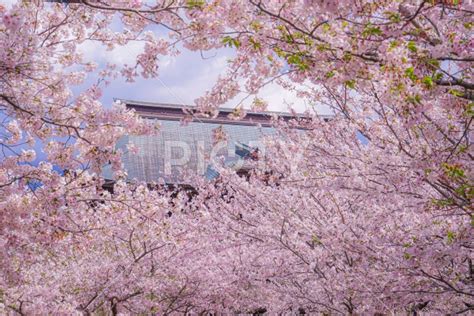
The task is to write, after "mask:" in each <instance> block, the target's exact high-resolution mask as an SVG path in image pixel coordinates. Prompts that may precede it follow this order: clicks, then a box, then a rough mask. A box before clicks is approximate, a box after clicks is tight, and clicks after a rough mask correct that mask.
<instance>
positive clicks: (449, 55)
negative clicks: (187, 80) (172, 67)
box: [0, 0, 474, 314]
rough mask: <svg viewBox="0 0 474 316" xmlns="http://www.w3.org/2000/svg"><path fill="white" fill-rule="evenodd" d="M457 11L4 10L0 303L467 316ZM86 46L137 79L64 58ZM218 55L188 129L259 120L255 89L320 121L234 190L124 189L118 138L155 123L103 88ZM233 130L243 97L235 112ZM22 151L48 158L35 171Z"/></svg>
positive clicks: (465, 29)
mask: <svg viewBox="0 0 474 316" xmlns="http://www.w3.org/2000/svg"><path fill="white" fill-rule="evenodd" d="M473 10H474V9H473V6H472V4H471V2H470V1H447V0H442V1H433V0H432V1H428V0H424V1H401V0H400V1H355V2H354V1H324V0H305V1H303V0H301V1H277V0H267V1H263V0H262V1H256V0H249V1H231V0H220V1H201V0H187V1H173V0H168V1H126V2H124V1H106V0H101V1H92V0H88V1H86V0H76V1H68V3H63V2H61V3H46V2H43V1H31V2H28V1H23V2H21V3H18V4H16V5H13V7H11V8H8V9H7V8H6V7H4V6H1V5H0V39H1V41H0V43H1V46H2V47H1V49H0V56H1V58H0V73H1V76H0V104H1V108H0V109H1V111H2V123H1V128H0V130H1V142H0V144H1V147H2V159H1V161H0V164H1V168H0V208H1V213H0V214H1V215H0V224H1V226H0V228H1V233H0V245H1V251H2V252H1V253H2V256H1V257H0V267H1V271H2V273H1V279H0V285H1V291H0V310H1V311H2V312H4V313H18V314H38V313H52V314H56V313H60V314H64V313H84V314H94V313H96V314H100V313H106V314H118V313H125V314H139V313H143V314H171V313H202V314H205V313H231V312H232V313H264V312H269V313H278V312H280V313H288V312H290V313H308V312H309V313H316V312H318V313H323V314H345V313H348V314H364V313H372V314H376V313H377V314H385V313H390V312H394V313H406V312H410V313H415V314H416V313H417V312H419V311H422V312H429V313H463V312H466V313H468V312H472V310H474V267H473V263H472V260H473V258H472V249H473V247H474V244H473V236H474V234H473V227H474V216H473V208H472V198H473V195H474V187H473V183H472V179H473V171H472V170H473V151H472V145H471V143H470V142H471V139H472V126H471V124H472V120H473V111H474V109H473V87H474V86H473V82H472V63H473V61H474V57H473V56H472V47H473V44H474V43H473V38H472V27H473V24H472V15H473V12H474V11H473ZM114 21H115V22H114ZM116 21H120V24H121V27H120V28H119V30H117V27H115V26H114V25H113V24H114V23H117V22H116ZM156 26H159V27H160V28H161V29H165V30H166V33H167V35H166V36H164V35H162V33H155V32H154V31H153V30H154V29H155V28H153V27H156ZM88 41H94V42H99V43H102V44H103V45H105V46H106V47H107V48H108V49H109V50H114V49H116V48H117V47H120V46H125V45H127V44H128V43H130V42H133V41H141V42H143V43H144V49H143V51H142V52H140V53H139V54H138V55H137V56H136V63H135V64H134V65H126V66H123V67H119V66H117V65H112V64H108V65H97V64H96V63H94V60H87V59H86V58H85V57H84V56H83V55H82V54H81V53H80V50H79V47H80V45H81V44H83V43H86V42H88ZM223 47H231V48H233V49H234V51H235V56H234V57H233V58H232V60H231V61H230V63H229V65H228V69H227V70H226V71H225V72H224V73H222V74H221V76H220V78H219V80H218V81H217V82H216V83H215V85H214V87H213V88H212V89H211V90H209V91H208V92H207V93H206V94H205V95H203V96H202V97H200V98H198V99H197V100H196V101H195V103H196V106H197V111H195V113H194V115H196V116H214V115H216V114H217V113H218V111H219V107H220V106H221V105H223V104H225V103H226V102H228V101H229V100H232V99H235V98H243V99H244V100H245V99H247V98H248V97H251V98H252V97H253V98H254V103H253V109H259V110H263V109H264V108H265V104H266V102H265V100H264V98H263V99H262V98H257V97H256V94H257V93H258V92H259V91H260V90H261V89H262V88H263V87H264V86H265V85H267V84H269V83H276V84H278V85H280V86H281V88H282V89H287V90H292V91H294V92H296V93H297V94H298V96H299V97H300V98H301V99H307V100H309V101H311V102H312V103H314V104H318V105H324V106H326V107H328V108H330V109H331V110H332V112H333V113H334V116H333V117H332V119H331V120H330V121H329V122H326V121H323V120H322V119H320V118H319V117H318V116H317V115H312V114H311V113H307V115H306V116H305V117H304V118H299V119H296V118H295V119H294V120H292V121H290V122H280V121H278V120H276V121H275V125H276V128H278V132H279V135H280V137H278V138H269V139H267V140H266V151H265V157H260V159H264V160H263V162H264V164H262V163H261V161H258V162H255V164H256V166H255V168H254V169H253V171H252V172H251V175H250V176H249V177H248V178H242V177H239V176H237V175H236V174H235V173H234V172H233V171H232V170H227V169H222V170H220V176H219V178H218V179H216V180H214V181H212V182H206V181H205V180H204V179H200V178H195V179H193V181H194V183H195V186H196V192H193V193H192V194H190V193H189V192H186V191H176V192H170V191H169V190H166V189H165V188H164V187H163V185H161V184H146V183H129V182H126V181H125V180H124V179H125V178H126V177H125V170H123V168H122V166H121V160H120V157H121V154H122V153H121V152H120V151H118V150H116V147H115V143H116V142H117V140H118V139H120V138H121V137H122V136H124V135H143V134H148V135H152V134H154V133H156V132H159V128H158V129H157V128H156V127H155V126H153V125H152V124H150V123H149V122H145V121H143V120H142V119H140V118H139V117H137V116H136V115H135V114H134V113H133V112H131V111H128V110H127V109H125V107H124V106H123V105H122V104H120V103H116V104H114V105H113V106H112V108H108V107H104V105H103V104H102V103H101V102H100V98H101V93H102V90H103V89H104V88H106V86H107V84H108V83H109V82H110V81H111V80H114V79H116V78H118V77H124V78H125V79H126V80H128V81H133V80H135V79H136V78H138V77H144V78H154V77H157V76H159V66H158V65H159V64H158V61H159V59H160V58H161V57H162V56H167V55H176V54H179V52H180V50H183V49H186V50H192V51H208V50H214V49H221V48H223ZM87 78H94V81H95V82H94V84H92V85H91V86H90V87H88V89H86V90H85V91H84V92H82V93H80V94H74V93H73V92H72V89H73V88H74V87H75V86H78V85H81V84H84V82H85V80H86V79H87ZM242 95H243V97H242ZM244 100H242V102H243V101H244ZM243 116H245V111H244V109H243V108H242V107H241V106H240V105H239V106H238V107H236V110H235V113H233V114H232V118H234V119H239V118H241V117H243ZM219 136H220V137H225V135H224V136H222V135H219ZM38 144H39V145H40V146H41V147H42V150H43V151H44V152H45V153H46V154H47V159H46V160H45V161H41V162H39V163H36V158H35V157H36V154H37V152H36V149H35V148H38ZM106 164H111V165H112V168H113V170H114V181H115V183H114V187H113V190H112V191H107V190H105V189H104V179H103V178H102V176H101V175H102V173H101V171H102V168H103V167H104V166H105V165H106Z"/></svg>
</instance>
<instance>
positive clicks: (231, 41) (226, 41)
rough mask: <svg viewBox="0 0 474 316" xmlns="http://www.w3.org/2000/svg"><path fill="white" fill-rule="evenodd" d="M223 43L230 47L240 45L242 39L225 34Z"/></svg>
mask: <svg viewBox="0 0 474 316" xmlns="http://www.w3.org/2000/svg"><path fill="white" fill-rule="evenodd" d="M222 44H224V45H225V46H229V47H236V48H239V47H240V41H239V40H238V39H237V38H233V37H230V36H224V38H222Z"/></svg>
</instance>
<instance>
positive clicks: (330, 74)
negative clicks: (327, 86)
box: [324, 70, 336, 79]
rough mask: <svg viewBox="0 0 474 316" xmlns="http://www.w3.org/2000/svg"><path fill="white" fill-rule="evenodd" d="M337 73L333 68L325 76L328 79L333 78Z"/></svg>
mask: <svg viewBox="0 0 474 316" xmlns="http://www.w3.org/2000/svg"><path fill="white" fill-rule="evenodd" d="M335 75H336V72H334V71H333V70H331V71H329V72H327V73H326V75H325V76H324V77H326V78H327V79H329V78H332V77H334V76H335Z"/></svg>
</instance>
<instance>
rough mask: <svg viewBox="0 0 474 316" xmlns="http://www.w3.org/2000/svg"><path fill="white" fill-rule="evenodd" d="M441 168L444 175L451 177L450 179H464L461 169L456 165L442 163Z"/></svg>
mask: <svg viewBox="0 0 474 316" xmlns="http://www.w3.org/2000/svg"><path fill="white" fill-rule="evenodd" d="M441 166H442V167H443V169H444V173H445V174H446V175H447V176H448V177H451V178H464V177H465V175H464V170H462V169H461V168H459V167H458V166H456V165H450V164H448V163H446V162H444V163H443V164H442V165H441Z"/></svg>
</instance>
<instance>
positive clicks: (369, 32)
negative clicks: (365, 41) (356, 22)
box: [362, 23, 383, 37]
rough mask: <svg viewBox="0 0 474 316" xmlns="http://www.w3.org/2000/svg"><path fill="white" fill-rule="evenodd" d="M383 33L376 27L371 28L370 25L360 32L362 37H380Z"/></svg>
mask: <svg viewBox="0 0 474 316" xmlns="http://www.w3.org/2000/svg"><path fill="white" fill-rule="evenodd" d="M382 34H383V32H382V30H381V29H380V28H379V27H378V26H373V25H372V24H370V23H369V24H367V25H366V26H365V28H364V31H362V35H363V36H366V37H367V36H370V35H382Z"/></svg>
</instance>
